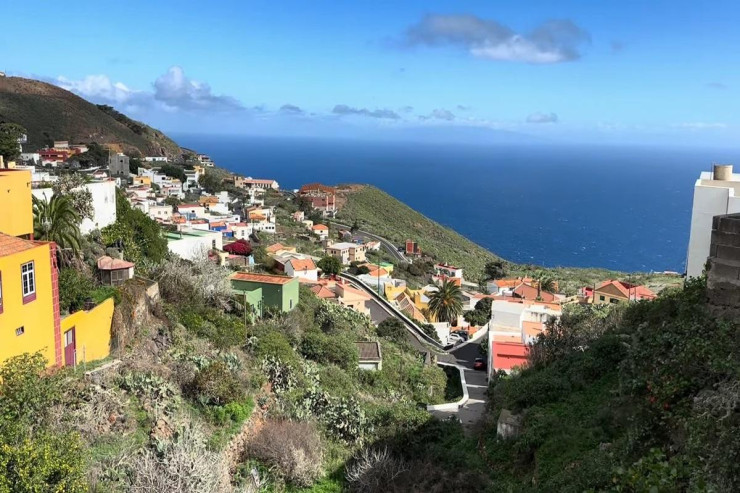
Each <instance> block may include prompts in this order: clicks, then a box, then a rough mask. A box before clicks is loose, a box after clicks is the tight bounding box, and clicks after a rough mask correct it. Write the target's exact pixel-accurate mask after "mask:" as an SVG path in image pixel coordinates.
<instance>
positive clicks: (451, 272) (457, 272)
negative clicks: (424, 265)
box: [434, 263, 463, 279]
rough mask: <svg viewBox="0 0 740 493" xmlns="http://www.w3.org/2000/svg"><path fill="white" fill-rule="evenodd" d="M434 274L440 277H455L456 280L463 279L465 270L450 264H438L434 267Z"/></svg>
mask: <svg viewBox="0 0 740 493" xmlns="http://www.w3.org/2000/svg"><path fill="white" fill-rule="evenodd" d="M434 272H435V274H437V275H438V276H445V277H454V278H455V279H462V278H463V270H462V268H461V267H455V266H454V265H449V264H443V263H440V264H436V265H435V266H434Z"/></svg>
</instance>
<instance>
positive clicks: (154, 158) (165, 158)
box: [144, 156, 167, 163]
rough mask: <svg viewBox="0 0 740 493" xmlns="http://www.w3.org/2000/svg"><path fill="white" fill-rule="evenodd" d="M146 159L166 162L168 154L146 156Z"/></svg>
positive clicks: (150, 161)
mask: <svg viewBox="0 0 740 493" xmlns="http://www.w3.org/2000/svg"><path fill="white" fill-rule="evenodd" d="M144 161H146V162H147V163H166V162H167V156H146V157H145V158H144Z"/></svg>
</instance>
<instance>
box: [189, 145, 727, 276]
mask: <svg viewBox="0 0 740 493" xmlns="http://www.w3.org/2000/svg"><path fill="white" fill-rule="evenodd" d="M175 139H176V140H177V142H178V143H179V144H180V145H183V146H185V147H188V148H192V149H196V150H197V151H198V152H201V153H205V154H208V155H210V156H211V157H212V158H213V159H214V161H215V162H216V164H217V165H218V166H221V167H224V168H227V169H229V170H231V171H234V172H237V173H242V174H245V175H248V176H252V177H253V178H273V179H276V180H277V181H278V182H279V183H280V186H281V187H282V188H298V187H300V186H301V185H302V184H304V183H310V182H322V183H325V184H339V183H369V184H372V185H375V186H377V187H379V188H381V189H383V190H384V191H386V192H388V193H389V194H391V195H393V196H394V197H396V198H398V199H399V200H401V201H403V202H405V203H406V204H408V205H409V206H411V207H412V208H414V209H416V210H418V211H420V212H421V213H423V214H425V215H426V216H428V217H430V218H432V219H434V220H435V221H437V222H439V223H441V224H444V225H445V226H449V227H451V228H453V229H455V230H456V231H458V232H459V233H461V234H463V235H465V236H467V237H468V238H470V239H471V240H473V241H475V242H476V243H478V244H480V245H483V246H484V247H486V248H488V249H489V250H491V251H493V252H494V253H496V254H498V255H500V256H502V257H504V258H506V259H508V260H511V261H514V262H519V263H528V264H537V265H542V266H547V267H555V266H574V267H604V268H609V269H616V270H624V271H663V270H672V271H678V272H683V271H684V269H685V262H686V247H687V245H688V237H689V223H690V220H691V203H692V198H693V186H694V182H695V181H696V179H697V177H698V176H699V173H700V172H701V171H702V170H708V169H710V168H711V164H712V162H713V161H723V160H727V159H735V158H737V157H740V150H739V151H734V150H733V151H727V150H721V151H716V150H712V149H686V148H676V149H667V148H650V147H617V146H564V145H541V144H538V145H531V144H520V145H508V146H507V145H498V146H475V145H462V144H460V145H454V144H444V145H442V144H420V143H398V142H370V141H361V140H328V139H327V140H322V139H305V138H271V137H245V136H212V135H175ZM720 153H721V155H720ZM730 162H732V161H730Z"/></svg>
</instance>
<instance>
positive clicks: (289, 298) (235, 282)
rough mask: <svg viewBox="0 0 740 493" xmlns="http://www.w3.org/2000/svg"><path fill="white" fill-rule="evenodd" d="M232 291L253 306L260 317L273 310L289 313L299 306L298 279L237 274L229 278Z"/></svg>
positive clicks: (268, 275)
mask: <svg viewBox="0 0 740 493" xmlns="http://www.w3.org/2000/svg"><path fill="white" fill-rule="evenodd" d="M229 279H230V280H231V289H233V290H234V292H235V293H236V294H237V295H239V296H242V297H243V299H244V301H246V302H247V303H248V304H249V305H251V306H252V307H253V308H254V310H255V313H256V314H257V316H258V317H261V316H262V315H263V314H264V310H265V309H267V308H272V309H274V310H280V311H281V312H289V311H291V310H292V309H293V308H295V307H296V306H297V305H298V278H297V277H288V276H275V275H272V274H253V273H250V272H235V273H234V274H232V275H231V277H230V278H229Z"/></svg>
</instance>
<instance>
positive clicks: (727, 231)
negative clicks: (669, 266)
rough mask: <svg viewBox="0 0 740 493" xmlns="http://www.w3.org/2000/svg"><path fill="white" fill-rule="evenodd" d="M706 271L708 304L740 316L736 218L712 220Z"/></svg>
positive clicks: (738, 220) (739, 231)
mask: <svg viewBox="0 0 740 493" xmlns="http://www.w3.org/2000/svg"><path fill="white" fill-rule="evenodd" d="M708 267H709V269H708V271H707V292H708V295H709V303H710V304H711V305H713V306H714V307H716V308H719V309H722V310H728V311H731V312H732V313H736V314H740V214H727V215H723V216H715V217H714V219H713V220H712V242H711V246H710V247H709V266H708Z"/></svg>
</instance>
